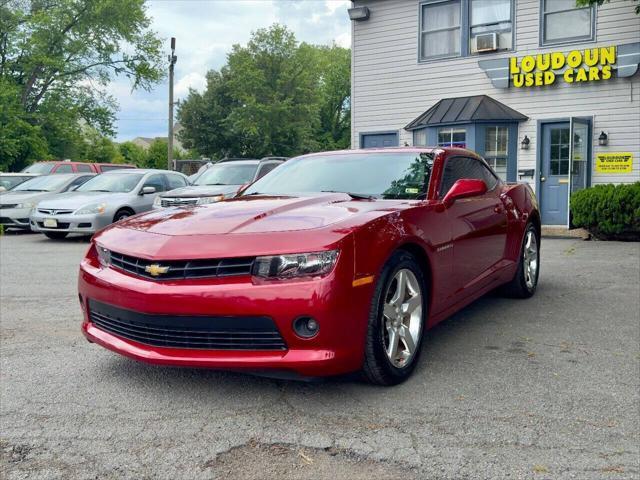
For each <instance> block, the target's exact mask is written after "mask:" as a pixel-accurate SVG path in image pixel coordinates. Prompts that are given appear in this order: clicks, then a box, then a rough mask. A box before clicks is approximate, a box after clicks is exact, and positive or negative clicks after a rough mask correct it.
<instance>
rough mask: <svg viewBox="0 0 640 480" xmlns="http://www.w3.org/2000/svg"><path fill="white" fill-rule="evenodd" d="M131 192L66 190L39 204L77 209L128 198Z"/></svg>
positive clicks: (44, 206)
mask: <svg viewBox="0 0 640 480" xmlns="http://www.w3.org/2000/svg"><path fill="white" fill-rule="evenodd" d="M130 195H131V194H130V193H111V192H66V193H60V194H58V195H56V196H55V197H53V198H51V199H47V200H44V201H42V202H40V204H39V205H38V206H39V207H42V208H51V209H58V210H64V209H72V208H73V209H75V208H80V207H83V206H85V205H89V204H93V203H110V202H117V201H118V200H121V199H125V198H128V197H129V196H130Z"/></svg>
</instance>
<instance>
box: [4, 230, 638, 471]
mask: <svg viewBox="0 0 640 480" xmlns="http://www.w3.org/2000/svg"><path fill="white" fill-rule="evenodd" d="M87 246H88V244H87V241H86V240H77V239H70V240H65V241H61V242H55V241H51V240H47V239H45V238H44V237H43V236H40V235H32V234H16V235H6V234H5V235H4V236H2V237H0V300H1V301H0V321H1V323H0V342H1V344H0V345H1V364H0V366H1V372H0V374H1V377H0V380H1V383H0V421H1V428H0V442H1V443H0V452H1V457H0V461H1V469H2V472H1V475H0V477H2V478H8V479H18V478H25V479H26V478H29V479H38V478H42V479H45V478H46V479H50V478H65V479H69V478H161V479H165V478H166V479H199V478H235V479H244V478H247V479H249V478H331V479H332V480H335V479H342V478H349V479H350V480H354V479H358V478H366V479H369V480H370V479H373V478H376V479H377V478H399V477H401V478H419V479H438V480H440V479H461V478H474V479H475V478H536V479H538V478H554V479H555V478H559V479H564V478H575V479H580V480H583V479H602V478H614V479H622V478H624V479H631V478H638V476H639V475H640V473H639V472H640V467H639V464H638V463H639V458H640V455H639V453H640V452H639V451H638V450H639V443H640V436H639V432H640V420H639V415H638V414H639V409H640V398H639V391H640V390H639V388H640V385H639V383H640V381H639V378H640V352H639V350H640V347H639V344H640V285H639V280H640V278H639V277H640V245H639V244H637V243H636V244H632V243H614V242H612V243H608V242H582V241H573V240H548V239H543V242H542V271H541V278H540V285H539V288H538V293H537V295H536V296H535V297H534V298H532V299H530V300H509V299H503V298H500V297H498V296H488V297H486V298H483V299H481V300H479V301H478V302H476V303H474V304H473V305H471V306H470V307H468V308H466V309H465V310H463V311H462V312H460V313H458V314H457V315H455V316H454V317H452V318H450V319H449V320H447V321H445V322H444V323H442V324H440V325H439V326H438V327H436V328H435V329H433V330H432V331H430V332H429V336H428V338H427V340H426V342H425V345H424V347H425V350H424V351H423V355H422V357H421V359H420V364H419V365H418V368H417V369H416V371H415V373H414V375H413V377H412V378H411V379H410V380H409V381H408V382H406V383H405V384H402V385H400V386H397V387H394V388H381V387H373V386H369V385H367V384H365V383H362V382H360V381H359V380H357V379H356V378H351V377H349V378H339V379H330V380H326V381H324V382H320V383H296V382H292V381H283V380H273V379H267V378H260V377H254V376H248V375H242V374H239V373H229V372H213V371H207V370H194V369H177V368H166V367H152V366H147V365H144V364H141V363H136V362H134V361H132V360H129V359H126V358H123V357H120V356H118V355H116V354H113V353H110V352H108V351H107V350H104V349H102V348H100V347H98V346H96V345H92V344H89V343H88V342H87V341H86V340H85V339H84V337H83V336H82V335H81V333H80V321H81V314H80V308H79V305H78V300H77V293H76V274H77V265H78V263H79V261H80V259H81V258H82V256H83V254H84V252H85V250H86V249H87Z"/></svg>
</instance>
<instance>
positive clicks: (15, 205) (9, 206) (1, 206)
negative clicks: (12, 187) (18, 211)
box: [0, 203, 19, 209]
mask: <svg viewBox="0 0 640 480" xmlns="http://www.w3.org/2000/svg"><path fill="white" fill-rule="evenodd" d="M18 205H19V204H18V203H11V204H9V203H4V204H0V209H1V208H16V207H17V206H18Z"/></svg>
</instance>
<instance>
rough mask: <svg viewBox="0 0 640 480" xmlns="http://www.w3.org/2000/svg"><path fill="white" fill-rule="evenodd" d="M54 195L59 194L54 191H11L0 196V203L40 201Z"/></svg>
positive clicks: (11, 203)
mask: <svg viewBox="0 0 640 480" xmlns="http://www.w3.org/2000/svg"><path fill="white" fill-rule="evenodd" d="M53 195H57V194H56V193H52V192H24V191H22V192H21V191H17V192H13V191H9V192H5V193H4V194H3V195H2V196H0V205H14V204H18V203H23V202H39V201H41V200H43V199H46V198H48V197H51V196H53Z"/></svg>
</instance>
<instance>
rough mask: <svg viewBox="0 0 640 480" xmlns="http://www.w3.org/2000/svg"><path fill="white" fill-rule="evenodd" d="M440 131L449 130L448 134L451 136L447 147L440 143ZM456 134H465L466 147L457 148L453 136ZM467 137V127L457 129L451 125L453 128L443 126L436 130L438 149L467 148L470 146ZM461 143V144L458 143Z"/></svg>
mask: <svg viewBox="0 0 640 480" xmlns="http://www.w3.org/2000/svg"><path fill="white" fill-rule="evenodd" d="M440 130H449V132H447V133H448V134H449V139H450V141H449V143H448V144H447V145H443V144H441V143H440V141H439V137H440ZM454 132H455V133H460V132H464V147H458V146H455V145H454V143H456V142H454V141H453V134H454ZM467 136H468V132H467V129H466V128H465V127H456V126H455V125H451V126H442V127H437V128H436V146H438V147H448V148H467V146H468V145H469V142H467ZM457 143H460V142H457Z"/></svg>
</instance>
